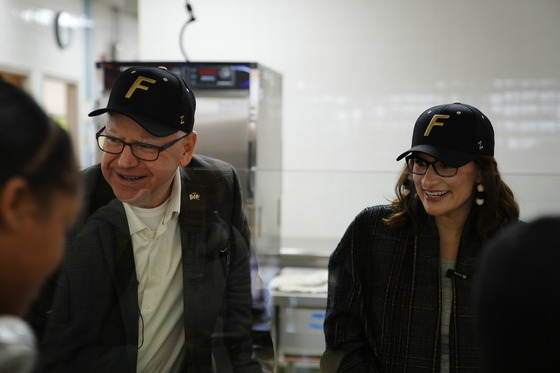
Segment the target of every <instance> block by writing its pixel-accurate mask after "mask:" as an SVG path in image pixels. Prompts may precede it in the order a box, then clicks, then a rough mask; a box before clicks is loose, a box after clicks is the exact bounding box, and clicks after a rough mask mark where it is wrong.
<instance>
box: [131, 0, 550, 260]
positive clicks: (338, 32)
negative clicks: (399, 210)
mask: <svg viewBox="0 0 560 373" xmlns="http://www.w3.org/2000/svg"><path fill="white" fill-rule="evenodd" d="M138 4H139V5H138V9H139V42H140V44H139V48H140V52H139V57H140V59H141V60H147V61H150V60H152V61H153V60H160V61H161V60H164V61H165V60H171V61H181V60H183V56H182V54H181V51H180V48H179V32H180V29H181V26H182V25H183V22H184V21H185V20H186V19H187V13H186V11H185V1H184V0H166V1H160V0H139V2H138ZM191 4H192V6H193V8H194V12H195V15H196V17H197V20H196V21H195V22H193V23H191V24H190V25H189V26H188V27H187V30H186V32H185V34H184V36H185V48H186V51H187V55H188V57H189V59H190V60H192V61H256V62H259V63H263V64H265V65H267V66H269V67H271V68H273V69H275V70H277V71H279V72H281V73H282V74H283V76H284V96H283V100H284V113H283V114H284V119H283V143H284V152H283V161H284V167H283V170H282V171H283V179H284V184H283V190H284V196H283V199H284V200H283V214H282V221H283V226H282V237H283V242H284V245H285V246H298V247H313V248H315V247H316V248H319V249H323V250H326V251H331V250H332V249H333V248H334V245H336V242H337V241H338V239H339V238H340V236H341V235H342V234H343V232H344V230H345V229H346V226H347V225H348V223H349V222H350V220H351V219H352V218H353V217H354V215H355V214H356V213H357V212H359V210H360V209H361V208H363V207H365V206H367V205H372V204H377V203H384V202H385V201H386V198H390V197H391V196H392V188H393V184H394V182H395V180H396V172H397V171H398V169H399V168H400V165H399V164H398V163H397V162H395V157H396V155H398V154H399V153H400V152H402V151H403V150H405V149H406V148H407V147H408V146H409V144H410V138H411V132H412V127H413V124H414V121H415V119H416V117H417V116H418V115H419V114H420V113H421V112H422V111H423V110H424V109H426V108H427V107H429V106H432V105H436V104H440V103H445V102H451V101H454V100H460V101H462V102H465V103H469V104H472V105H474V106H477V107H479V108H480V109H481V110H482V111H483V112H484V113H485V114H487V116H488V117H489V118H490V119H491V120H492V122H493V124H494V127H495V131H496V136H497V145H496V156H497V159H498V161H499V163H500V165H501V170H502V172H503V174H504V176H505V178H506V180H507V181H508V182H509V183H510V184H511V186H512V188H513V189H514V191H515V192H516V194H517V196H518V198H519V201H520V204H521V207H522V217H523V218H525V219H530V218H532V217H534V216H536V215H539V214H543V213H548V212H558V213H560V198H558V197H557V196H556V195H557V194H556V190H557V185H558V184H559V182H560V168H559V167H558V161H557V159H559V156H560V147H559V146H558V145H559V143H560V70H559V69H558V66H560V52H559V49H558V40H560V22H558V19H559V17H560V2H558V1H557V0H532V1H525V0H494V1H487V0H470V1H459V0H424V1H417V0H393V1H382V0H347V1H335V0H283V1H272V0H237V1H231V0H200V1H196V0H192V1H191ZM279 172H280V170H279Z"/></svg>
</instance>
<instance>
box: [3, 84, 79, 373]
mask: <svg viewBox="0 0 560 373" xmlns="http://www.w3.org/2000/svg"><path fill="white" fill-rule="evenodd" d="M0 132H1V133H2V135H0V158H1V159H2V165H1V166H0V372H10V373H19V372H30V371H31V370H32V368H33V366H34V362H35V358H36V354H37V352H36V346H35V344H36V342H35V336H34V334H33V332H32V331H31V328H30V327H29V326H28V325H27V323H26V322H25V321H24V320H23V319H22V316H23V315H24V314H25V313H26V312H27V309H28V307H29V305H30V304H31V302H32V300H33V299H34V297H35V296H36V295H37V293H38V291H39V289H40V287H41V285H42V284H43V282H44V281H45V280H46V279H47V277H48V276H49V275H50V274H51V273H52V272H53V271H54V270H55V269H56V268H57V267H58V265H59V263H60V261H61V259H62V256H63V248H64V240H65V235H66V232H67V230H68V229H69V228H70V227H71V225H72V224H73V222H74V221H75V219H76V217H77V215H78V211H79V208H80V182H79V172H78V166H77V162H76V159H75V157H74V153H73V149H72V143H71V140H70V137H69V136H68V134H67V133H66V131H64V130H63V129H62V128H61V127H60V126H58V125H57V124H55V123H54V122H53V121H52V120H51V119H50V118H49V117H48V116H47V115H46V114H45V112H44V111H43V109H42V108H41V107H40V106H39V105H38V104H37V103H36V101H35V100H34V99H33V98H32V97H31V96H29V95H28V94H27V93H25V92H23V91H22V90H21V89H20V88H17V87H15V86H13V85H11V84H9V83H6V82H4V81H3V80H2V79H1V78H0Z"/></svg>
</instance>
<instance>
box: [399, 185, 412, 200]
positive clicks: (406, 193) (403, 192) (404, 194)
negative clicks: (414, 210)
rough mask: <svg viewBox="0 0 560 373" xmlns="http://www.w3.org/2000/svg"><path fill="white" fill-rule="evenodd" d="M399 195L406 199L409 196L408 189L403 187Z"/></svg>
mask: <svg viewBox="0 0 560 373" xmlns="http://www.w3.org/2000/svg"><path fill="white" fill-rule="evenodd" d="M401 194H402V195H403V197H406V196H408V195H409V194H410V189H408V188H407V187H405V186H403V187H402V189H401Z"/></svg>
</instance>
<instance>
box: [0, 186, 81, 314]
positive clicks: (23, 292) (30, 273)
mask: <svg viewBox="0 0 560 373" xmlns="http://www.w3.org/2000/svg"><path fill="white" fill-rule="evenodd" d="M49 198H50V201H49V202H50V205H49V207H48V208H47V209H45V207H44V205H42V204H44V201H38V200H37V197H36V196H33V197H30V198H28V199H27V201H26V205H25V206H23V209H22V210H21V212H22V214H21V215H20V216H19V219H18V222H17V226H15V227H14V228H13V229H11V230H10V231H9V235H8V236H7V237H6V240H4V244H3V246H2V252H1V255H2V258H1V260H2V262H4V263H3V264H1V265H0V269H1V273H0V308H1V310H2V312H5V313H11V314H15V315H22V314H24V313H25V311H26V310H27V307H28V306H29V304H30V303H31V301H32V300H33V298H34V297H35V296H36V295H37V293H38V291H39V290H40V288H41V285H42V284H43V282H44V281H45V280H46V279H47V277H48V276H49V275H50V274H51V273H52V272H53V271H54V270H55V269H56V268H57V267H58V266H59V264H60V262H61V260H62V256H63V252H64V243H65V237H66V234H67V232H68V230H69V229H70V227H71V226H72V224H73V223H74V221H75V219H76V217H77V216H78V213H79V209H80V206H81V204H80V200H81V197H80V194H79V193H78V194H75V195H73V194H69V193H67V192H62V191H53V192H51V193H50V194H49Z"/></svg>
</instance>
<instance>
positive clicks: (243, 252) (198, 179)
mask: <svg viewBox="0 0 560 373" xmlns="http://www.w3.org/2000/svg"><path fill="white" fill-rule="evenodd" d="M181 177H182V190H181V212H180V214H179V226H180V231H181V243H182V265H183V301H184V329H185V348H186V358H185V365H184V371H188V372H189V373H190V372H209V371H211V370H212V357H211V353H212V350H213V348H214V349H216V348H220V349H222V350H223V351H225V354H226V355H227V356H229V361H228V362H227V364H228V365H231V368H232V371H234V372H261V368H260V366H259V364H258V363H257V362H255V361H254V360H253V359H252V344H251V339H250V330H251V283H250V281H251V278H250V267H249V258H250V246H249V237H250V236H249V229H248V225H247V221H246V217H245V214H244V213H243V210H242V201H241V192H240V189H239V181H238V179H237V175H236V173H235V171H234V169H233V167H232V166H231V165H229V164H227V163H225V162H222V161H219V160H215V159H211V158H207V157H203V156H198V155H195V156H194V157H193V159H192V160H191V162H190V164H189V165H188V166H187V167H185V168H183V169H181ZM84 178H85V185H86V191H85V194H86V196H85V201H86V204H85V206H84V211H83V216H82V218H81V221H80V222H79V223H78V226H77V228H76V229H75V232H73V234H72V235H71V237H72V238H71V239H70V240H69V242H68V245H67V252H66V255H65V258H64V262H63V265H62V268H61V271H60V274H59V278H58V288H57V291H56V295H55V298H54V303H53V306H52V312H51V313H50V317H49V321H48V324H47V329H46V332H45V336H44V338H43V341H42V343H41V345H42V358H41V369H40V370H41V371H56V372H59V371H63V372H136V359H137V351H138V337H139V335H138V322H139V306H138V281H137V277H136V273H135V265H134V253H133V249H132V242H131V238H130V233H129V231H128V223H127V220H126V213H125V211H124V208H123V206H122V203H120V202H119V201H118V200H116V199H115V196H114V195H113V193H112V190H111V188H110V187H109V185H108V184H107V183H106V182H105V180H104V178H103V176H102V174H101V169H100V166H99V165H96V166H92V167H91V168H89V169H87V170H85V172H84ZM90 214H91V216H90Z"/></svg>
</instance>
